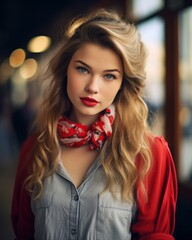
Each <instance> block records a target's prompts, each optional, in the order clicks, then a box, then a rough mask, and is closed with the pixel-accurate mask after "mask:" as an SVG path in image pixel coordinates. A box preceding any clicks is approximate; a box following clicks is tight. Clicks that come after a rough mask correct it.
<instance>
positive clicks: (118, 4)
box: [0, 0, 192, 240]
mask: <svg viewBox="0 0 192 240" xmlns="http://www.w3.org/2000/svg"><path fill="white" fill-rule="evenodd" d="M99 7H106V8H112V9H116V10H117V11H118V12H119V13H120V14H122V15H123V16H125V17H126V18H127V19H128V20H130V21H131V22H133V23H135V25H136V26H137V28H138V30H139V32H140V33H141V39H142V41H143V42H144V43H145V45H146V46H147V48H148V60H147V66H146V71H147V81H146V91H145V99H146V102H147V104H148V106H149V109H150V114H149V123H150V126H151V128H152V130H153V131H154V132H155V133H156V134H158V135H164V136H165V138H166V140H167V141H168V144H169V147H170V150H171V153H172V155H173V158H174V161H175V166H176V170H177V176H178V184H179V199H178V204H177V214H176V228H175V233H174V236H175V238H176V240H183V239H185V240H187V239H191V236H192V1H191V0H116V1H115V0H98V1H91V0H90V1H88V0H81V1H78V0H65V1H64V0H63V1H59V0H54V1H50V0H49V1H48V0H33V1H24V0H2V1H1V2H0V235H1V239H2V240H9V239H13V237H14V235H13V231H12V228H11V223H10V207H11V197H12V190H13V184H14V178H15V172H16V166H17V162H18V155H19V150H20V147H21V145H22V143H23V141H24V140H25V139H26V138H27V136H28V135H29V133H30V130H31V127H32V123H33V120H34V119H35V116H36V114H37V112H38V108H39V103H40V101H41V87H40V81H41V80H42V78H43V76H44V73H45V71H46V69H47V64H48V62H49V60H50V59H51V57H52V56H53V54H54V52H55V51H56V50H57V48H58V47H59V45H60V43H61V42H62V38H63V33H64V30H65V27H66V24H67V23H68V21H69V20H70V19H72V18H73V17H76V16H79V15H81V14H84V13H87V12H89V11H92V10H94V9H96V8H99Z"/></svg>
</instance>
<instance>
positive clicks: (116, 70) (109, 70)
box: [75, 60, 121, 74]
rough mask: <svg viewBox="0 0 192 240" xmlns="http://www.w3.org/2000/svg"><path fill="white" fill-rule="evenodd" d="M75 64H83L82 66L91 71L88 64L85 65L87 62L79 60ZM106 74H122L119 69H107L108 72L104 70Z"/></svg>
mask: <svg viewBox="0 0 192 240" xmlns="http://www.w3.org/2000/svg"><path fill="white" fill-rule="evenodd" d="M75 62H76V63H81V64H82V65H84V66H86V67H87V68H89V69H91V67H90V66H89V65H88V64H87V63H85V62H83V61H81V60H77V61H75ZM104 72H118V73H120V74H121V72H120V71H119V70H118V69H107V70H104Z"/></svg>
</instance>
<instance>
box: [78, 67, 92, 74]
mask: <svg viewBox="0 0 192 240" xmlns="http://www.w3.org/2000/svg"><path fill="white" fill-rule="evenodd" d="M77 70H78V71H79V72H80V73H84V74H85V73H89V71H88V70H87V69H86V68H84V67H77Z"/></svg>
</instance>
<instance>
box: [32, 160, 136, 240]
mask: <svg viewBox="0 0 192 240" xmlns="http://www.w3.org/2000/svg"><path fill="white" fill-rule="evenodd" d="M105 186H106V176H105V174H104V171H103V167H102V165H101V162H100V158H99V157H98V159H97V160H96V161H95V162H94V163H93V164H92V166H91V168H90V169H89V171H88V172H87V174H86V177H85V179H84V181H83V182H82V184H81V185H80V186H79V187H78V188H76V186H75V185H74V184H73V182H72V180H71V178H70V176H69V174H68V173H67V171H66V170H65V168H64V167H63V165H62V164H61V163H60V164H59V166H58V169H57V171H56V172H55V173H54V174H53V175H52V176H50V177H48V178H47V179H46V181H45V182H44V190H43V193H42V195H41V197H40V198H39V199H37V200H31V207H32V211H33V213H34V216H35V239H37V240H44V239H46V240H125V239H126V240H129V239H131V232H130V225H131V221H132V217H133V209H135V208H134V207H133V206H134V204H131V203H128V202H124V201H121V197H120V191H118V190H117V192H116V198H114V197H113V195H112V194H111V192H109V191H104V192H103V190H104V188H105Z"/></svg>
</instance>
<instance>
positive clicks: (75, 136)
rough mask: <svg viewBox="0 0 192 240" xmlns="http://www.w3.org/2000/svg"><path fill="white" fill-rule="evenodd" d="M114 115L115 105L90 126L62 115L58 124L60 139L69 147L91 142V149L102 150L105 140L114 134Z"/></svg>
mask: <svg viewBox="0 0 192 240" xmlns="http://www.w3.org/2000/svg"><path fill="white" fill-rule="evenodd" d="M114 117H115V107H114V105H111V106H109V107H108V108H107V109H105V112H104V113H103V114H101V115H100V116H99V119H98V120H97V121H96V122H94V123H93V124H92V125H91V126H90V127H89V126H87V125H83V124H80V123H77V122H73V121H71V120H69V119H68V118H67V117H66V116H61V117H60V118H59V120H58V125H57V132H58V137H59V140H60V142H61V143H63V144H64V145H66V146H68V147H80V146H83V145H85V144H88V143H89V148H90V149H91V150H94V149H97V150H101V148H102V146H103V144H104V142H105V140H106V139H107V138H108V137H111V136H112V124H113V122H114Z"/></svg>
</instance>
